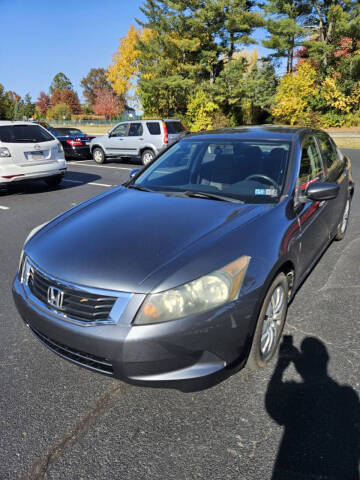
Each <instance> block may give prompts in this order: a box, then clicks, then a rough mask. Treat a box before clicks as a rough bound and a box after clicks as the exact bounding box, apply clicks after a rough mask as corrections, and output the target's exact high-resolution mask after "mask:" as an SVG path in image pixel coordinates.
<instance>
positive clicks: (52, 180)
mask: <svg viewBox="0 0 360 480" xmlns="http://www.w3.org/2000/svg"><path fill="white" fill-rule="evenodd" d="M62 179H63V175H56V176H54V177H49V178H44V181H45V183H46V184H47V185H48V186H49V187H57V186H58V185H60V183H61V181H62Z"/></svg>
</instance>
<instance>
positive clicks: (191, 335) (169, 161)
mask: <svg viewBox="0 0 360 480" xmlns="http://www.w3.org/2000/svg"><path fill="white" fill-rule="evenodd" d="M353 190H354V185H353V181H352V177H351V166H350V162H349V159H348V158H347V157H346V156H344V155H343V154H342V153H341V152H340V151H339V150H338V149H337V148H336V146H335V144H334V143H333V141H332V140H331V139H330V137H329V136H328V135H327V134H326V133H325V132H322V131H318V130H313V129H306V128H283V127H254V128H235V129H228V130H221V131H214V132H206V133H200V134H193V135H189V136H187V137H186V138H183V139H182V140H180V141H179V142H177V143H176V144H174V145H172V146H171V147H170V148H169V149H168V150H166V151H165V152H163V153H162V154H161V155H160V156H159V157H158V158H156V159H155V160H154V161H153V162H151V163H150V164H148V165H147V166H146V167H145V168H143V169H141V170H139V171H137V172H132V176H131V178H130V180H129V181H128V182H127V183H125V184H124V185H121V186H119V187H117V188H115V189H113V190H111V191H108V192H106V193H104V194H102V195H99V196H98V197H95V198H92V199H91V200H88V201H87V202H85V203H83V204H82V205H79V206H77V207H75V208H73V209H71V210H69V211H68V212H65V213H64V214H62V215H60V216H59V217H57V218H55V219H54V220H52V221H50V222H48V223H47V224H44V225H42V226H40V227H37V228H35V229H34V230H33V231H32V232H31V233H30V235H29V236H28V238H27V240H26V242H25V246H24V250H23V252H22V255H21V259H20V265H19V270H18V273H17V275H16V278H15V281H14V284H13V293H14V298H15V302H16V305H17V308H18V310H19V312H20V314H21V316H22V318H23V319H24V322H25V323H26V325H28V327H29V328H30V330H31V331H32V332H33V333H34V334H35V335H36V337H37V338H38V339H39V340H40V341H41V342H42V343H43V344H45V345H46V346H47V347H48V348H49V349H51V350H52V351H53V352H55V353H57V354H58V355H60V356H62V357H63V358H65V359H67V360H70V361H71V362H73V363H76V364H77V365H80V366H83V367H86V368H88V369H91V370H93V371H96V372H100V373H103V374H106V375H111V376H114V377H116V378H119V379H122V380H125V381H127V382H129V383H137V384H150V385H170V386H175V387H176V388H182V386H183V385H186V384H189V383H190V382H193V381H200V382H201V385H203V386H204V387H206V386H209V385H211V382H213V380H214V378H222V377H221V375H228V374H229V372H234V371H237V370H239V369H241V368H242V367H243V366H245V365H248V366H249V367H251V368H261V367H264V366H265V365H266V364H267V363H268V362H269V361H270V360H271V359H272V357H273V356H274V354H275V353H276V349H277V346H278V344H279V340H280V337H281V333H282V330H283V327H284V323H285V320H286V314H287V306H288V302H289V301H290V300H291V298H292V297H293V295H294V294H295V291H296V289H297V288H298V286H299V285H300V284H301V282H302V281H303V280H304V279H305V277H306V276H307V274H308V273H309V271H310V270H311V268H312V267H313V265H314V264H315V263H316V261H317V260H318V259H319V257H320V255H321V254H322V253H323V252H324V250H325V249H326V247H327V246H328V245H329V243H330V242H331V241H332V240H333V239H337V240H341V239H342V238H343V236H344V234H345V231H346V227H347V223H348V218H349V211H350V204H351V198H352V195H353Z"/></svg>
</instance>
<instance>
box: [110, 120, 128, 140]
mask: <svg viewBox="0 0 360 480" xmlns="http://www.w3.org/2000/svg"><path fill="white" fill-rule="evenodd" d="M127 130H128V124H127V123H122V124H120V125H118V126H117V127H115V128H114V130H112V132H111V136H112V137H125V136H126V133H127Z"/></svg>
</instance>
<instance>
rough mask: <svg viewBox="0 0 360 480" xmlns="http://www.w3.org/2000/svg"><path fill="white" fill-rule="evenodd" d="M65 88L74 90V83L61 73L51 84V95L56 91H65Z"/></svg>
mask: <svg viewBox="0 0 360 480" xmlns="http://www.w3.org/2000/svg"><path fill="white" fill-rule="evenodd" d="M65 88H67V89H70V90H72V89H73V86H72V83H71V81H70V79H69V78H68V77H67V76H66V75H65V73H62V72H59V73H57V74H56V75H55V77H54V78H53V81H52V82H51V85H50V89H49V90H50V93H51V94H52V93H53V92H54V90H65Z"/></svg>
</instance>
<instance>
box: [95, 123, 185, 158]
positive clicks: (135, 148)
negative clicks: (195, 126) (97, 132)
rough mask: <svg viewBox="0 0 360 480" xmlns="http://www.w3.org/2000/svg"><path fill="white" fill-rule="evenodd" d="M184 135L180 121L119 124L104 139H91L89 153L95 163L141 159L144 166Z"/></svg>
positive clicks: (183, 128)
mask: <svg viewBox="0 0 360 480" xmlns="http://www.w3.org/2000/svg"><path fill="white" fill-rule="evenodd" d="M186 133H187V130H186V128H185V127H184V125H183V124H182V123H181V121H180V120H171V119H166V120H161V119H160V120H159V119H155V120H133V121H129V122H121V123H118V124H117V125H115V127H114V128H112V129H111V130H110V131H109V132H108V133H107V134H106V135H103V136H101V137H96V138H94V139H93V140H92V141H91V143H90V151H91V154H92V156H93V159H94V161H95V162H96V163H104V162H106V159H107V158H109V157H141V161H142V163H143V164H144V165H146V164H147V163H149V162H151V160H152V159H153V158H154V157H155V156H156V155H157V154H158V153H159V152H161V150H163V149H164V148H166V147H167V146H168V145H170V144H171V143H173V142H175V141H176V140H177V139H178V138H179V137H181V136H183V135H184V134H186Z"/></svg>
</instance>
